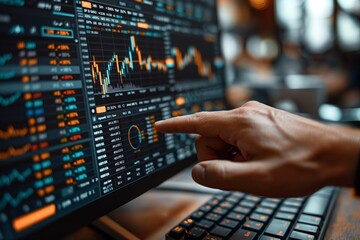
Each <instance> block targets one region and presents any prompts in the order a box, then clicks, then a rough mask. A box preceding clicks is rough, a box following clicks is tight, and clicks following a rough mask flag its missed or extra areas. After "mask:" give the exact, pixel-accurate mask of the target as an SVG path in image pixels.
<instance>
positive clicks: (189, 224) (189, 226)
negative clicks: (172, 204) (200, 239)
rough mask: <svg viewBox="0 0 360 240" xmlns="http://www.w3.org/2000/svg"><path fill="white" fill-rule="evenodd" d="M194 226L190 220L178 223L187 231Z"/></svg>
mask: <svg viewBox="0 0 360 240" xmlns="http://www.w3.org/2000/svg"><path fill="white" fill-rule="evenodd" d="M194 224H195V222H194V220H193V219H192V218H187V219H185V220H183V221H182V222H181V223H180V225H181V226H183V227H185V228H187V229H189V228H191V227H192V226H194Z"/></svg>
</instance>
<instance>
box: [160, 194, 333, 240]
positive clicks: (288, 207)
mask: <svg viewBox="0 0 360 240" xmlns="http://www.w3.org/2000/svg"><path fill="white" fill-rule="evenodd" d="M337 191H338V190H337V188H335V187H326V188H323V189H321V190H320V191H318V192H316V193H314V194H313V195H311V196H308V197H305V198H287V199H275V198H263V197H257V196H253V195H248V194H244V193H240V192H222V193H220V194H217V195H214V196H213V197H212V198H211V199H210V200H209V201H207V202H206V203H205V204H203V205H202V206H201V207H200V208H198V209H197V210H196V211H194V212H193V213H192V214H191V215H190V216H188V217H187V218H185V219H184V220H183V221H182V222H180V223H179V224H178V225H177V226H175V227H174V228H173V229H171V231H170V232H168V233H167V234H166V239H167V240H177V239H180V240H187V239H201V240H220V239H230V240H242V239H248V240H249V239H261V240H270V239H272V240H277V239H305V240H311V239H322V238H323V236H324V234H325V231H326V226H327V223H328V220H329V218H330V213H331V211H332V209H333V206H334V203H335V198H336V195H337Z"/></svg>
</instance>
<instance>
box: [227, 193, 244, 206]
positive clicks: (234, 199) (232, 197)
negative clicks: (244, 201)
mask: <svg viewBox="0 0 360 240" xmlns="http://www.w3.org/2000/svg"><path fill="white" fill-rule="evenodd" d="M240 199H241V198H240V197H235V196H233V195H231V196H229V197H227V198H226V201H229V202H231V203H234V204H235V203H238V202H239V201H240Z"/></svg>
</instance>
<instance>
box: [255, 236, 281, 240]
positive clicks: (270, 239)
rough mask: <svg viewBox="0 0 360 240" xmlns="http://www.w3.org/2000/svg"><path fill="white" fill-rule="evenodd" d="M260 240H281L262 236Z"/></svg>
mask: <svg viewBox="0 0 360 240" xmlns="http://www.w3.org/2000/svg"><path fill="white" fill-rule="evenodd" d="M260 240H281V239H280V238H276V237H270V236H266V235H264V236H262V237H261V238H260Z"/></svg>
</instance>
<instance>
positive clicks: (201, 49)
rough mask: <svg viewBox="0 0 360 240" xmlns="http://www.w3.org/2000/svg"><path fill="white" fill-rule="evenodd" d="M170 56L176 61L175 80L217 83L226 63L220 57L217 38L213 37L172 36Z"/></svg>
mask: <svg viewBox="0 0 360 240" xmlns="http://www.w3.org/2000/svg"><path fill="white" fill-rule="evenodd" d="M171 42H172V43H173V46H174V47H172V48H171V50H170V56H171V57H172V58H173V61H174V69H175V79H176V81H177V82H183V81H185V82H186V81H204V80H207V81H209V82H216V81H217V75H218V72H219V70H220V69H222V68H223V66H224V63H223V60H222V58H221V57H220V50H219V47H218V43H217V38H216V37H214V36H212V37H209V36H207V37H206V36H202V35H199V36H189V35H185V34H181V35H180V34H175V33H173V34H172V35H171Z"/></svg>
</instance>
